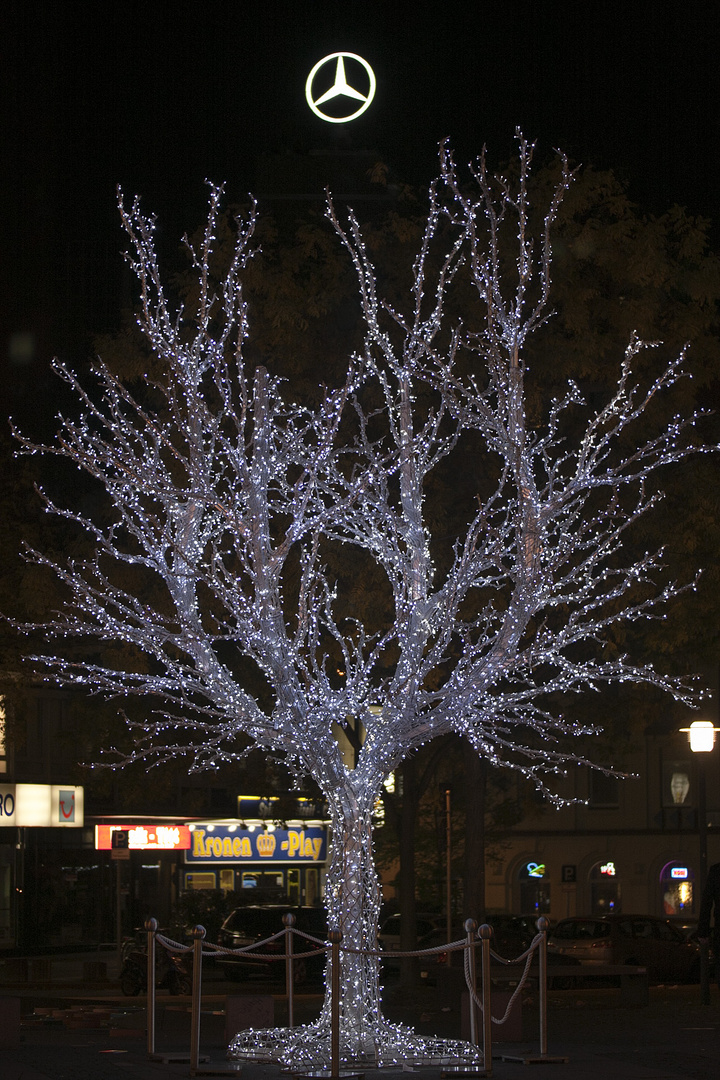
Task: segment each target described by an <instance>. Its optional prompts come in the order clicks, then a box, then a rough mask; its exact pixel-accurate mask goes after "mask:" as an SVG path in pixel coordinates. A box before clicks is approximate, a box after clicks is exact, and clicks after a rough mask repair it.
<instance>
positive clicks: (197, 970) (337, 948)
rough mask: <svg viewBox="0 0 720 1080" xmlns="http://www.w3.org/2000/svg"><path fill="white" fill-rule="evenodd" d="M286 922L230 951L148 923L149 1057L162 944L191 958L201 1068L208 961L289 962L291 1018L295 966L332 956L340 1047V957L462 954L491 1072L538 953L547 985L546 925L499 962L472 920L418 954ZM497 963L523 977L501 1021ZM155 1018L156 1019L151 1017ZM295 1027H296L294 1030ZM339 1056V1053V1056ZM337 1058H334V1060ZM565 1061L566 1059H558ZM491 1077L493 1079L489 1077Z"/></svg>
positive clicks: (194, 1042) (543, 1042)
mask: <svg viewBox="0 0 720 1080" xmlns="http://www.w3.org/2000/svg"><path fill="white" fill-rule="evenodd" d="M283 921H285V922H286V925H285V927H284V928H283V929H282V930H279V931H278V932H277V933H275V934H271V935H270V936H269V937H266V938H263V939H262V940H261V941H256V942H253V943H252V944H251V945H245V946H238V947H237V948H234V949H232V948H228V947H227V946H223V945H215V944H213V943H212V942H208V941H205V940H204V938H205V930H204V928H203V927H200V926H196V927H194V928H193V939H194V940H193V944H192V945H184V944H182V943H181V942H179V941H174V940H173V939H172V938H169V937H167V936H166V935H164V934H161V933H159V932H158V930H157V921H156V920H155V919H149V920H148V921H147V922H146V924H145V926H146V929H147V931H148V960H149V962H148V1028H147V1030H148V1052H149V1054H150V1055H151V1056H152V1054H153V1052H154V1037H155V1017H154V1013H155V986H154V962H153V963H152V966H151V963H150V958H151V957H152V958H153V961H154V953H155V946H156V945H157V944H160V945H161V946H162V947H163V948H165V949H167V951H168V952H171V953H174V954H182V953H188V952H192V953H193V1018H192V1023H191V1036H192V1038H191V1060H192V1062H194V1063H195V1065H197V1061H198V1054H199V1037H200V1029H199V1016H200V1012H199V1010H200V994H201V985H202V983H201V978H202V976H201V968H202V960H203V958H206V959H219V958H222V957H232V956H237V957H243V958H247V959H250V960H263V961H266V962H273V961H278V960H283V961H285V963H286V965H287V970H288V975H287V994H288V1005H289V1011H290V1015H291V1016H292V997H293V987H292V964H293V962H294V961H297V960H299V959H300V960H305V959H307V958H308V957H316V956H319V955H321V954H322V953H331V954H332V955H333V956H334V957H335V960H334V962H333V963H332V964H331V972H332V975H333V987H334V991H335V992H334V994H333V995H331V997H332V998H333V1004H334V1008H333V1009H332V1011H331V1012H332V1026H333V1033H332V1038H333V1047H334V1048H336V1047H337V1045H338V1044H337V1038H338V1032H337V1031H336V1030H335V1027H336V1025H337V1024H338V1023H339V1020H338V1018H337V1004H338V1002H337V1001H335V998H336V997H337V996H338V995H339V982H338V978H339V962H338V961H339V955H340V953H341V952H343V953H346V954H349V955H356V956H358V955H362V956H371V957H376V958H378V959H388V958H390V957H392V959H393V960H403V959H410V958H420V957H432V956H439V955H440V954H447V953H452V952H459V951H460V950H463V974H464V979H465V985H466V986H467V990H468V994H469V999H470V1010H471V1011H470V1029H471V1042H472V1043H473V1044H474V1043H475V1042H476V1025H475V1014H474V1011H473V1007H475V1008H477V1009H479V1010H480V1013H481V1015H482V1016H483V1040H482V1042H483V1059H484V1061H485V1063H486V1065H488V1066H489V1060H488V1059H489V1058H490V1059H491V1024H498V1025H500V1024H504V1023H506V1022H507V1021H508V1019H509V1017H510V1015H511V1013H512V1010H513V1006H514V1005H515V1003H516V1001H517V999H518V997H519V995H520V994H521V993H522V991H523V989H524V988H525V986H526V984H527V982H528V979H529V976H530V969H531V966H532V962H533V959H534V957H535V955H536V953H538V954H539V962H540V982H541V983H542V981H543V979H546V976H547V972H546V963H545V962H544V952H543V950H544V949H545V948H546V937H547V920H546V919H539V920H538V930H539V932H538V933H537V934H536V936H535V937H534V938H533V940H532V941H531V942H530V944H529V946H528V947H527V949H525V950H524V952H522V953H521V954H520V955H519V956H517V957H514V958H512V959H508V958H506V957H503V956H500V955H499V954H498V953H496V952H495V951H494V950H492V949H491V948H490V938H491V935H492V929H491V927H490V926H488V925H487V924H484V925H483V926H481V927H480V928H479V929H478V928H477V923H476V922H474V920H472V919H469V920H467V922H466V924H465V928H466V930H467V931H468V935H467V938H466V939H464V940H463V939H459V940H457V941H452V942H448V944H447V945H437V946H432V947H431V948H427V949H414V950H402V951H401V950H394V949H393V950H383V949H361V948H357V947H355V946H351V945H344V944H343V943H342V935H341V933H340V932H339V931H337V930H333V931H330V933H329V935H328V938H329V940H328V941H323V940H322V939H321V938H318V937H315V936H313V935H312V934H308V933H305V931H303V930H298V929H297V928H296V927H295V926H294V917H293V916H292V915H291V914H289V915H286V916H285V917H284V920H283ZM295 936H297V937H300V938H302V939H304V940H305V941H307V942H310V943H311V944H313V945H314V946H315V948H312V949H306V950H303V951H301V952H296V951H294V937H295ZM281 940H284V941H285V949H284V951H282V952H277V953H268V952H261V951H258V950H259V949H262V947H263V946H268V945H272V944H274V943H276V942H279V941H281ZM478 943H479V944H480V945H481V947H482V953H483V956H482V994H481V995H478V992H477V986H476V975H475V960H474V951H475V947H476V945H477V944H478ZM491 958H492V959H493V960H495V961H496V962H497V963H499V964H501V965H503V966H505V967H510V966H513V965H518V964H524V967H523V970H522V974H521V975H520V979H519V982H518V984H517V986H516V987H515V989H514V991H513V993H512V994H511V995H510V997H509V999H508V1002H507V1005H506V1008H505V1012H504V1014H503V1016H502V1017H500V1018H497V1017H495V1016H493V1015H492V1011H491V1008H490V1002H491V986H490V983H491V979H490V959H491ZM546 1000H547V995H546V987H545V986H542V985H541V986H540V1003H541V1009H540V1012H541V1016H540V1024H541V1030H540V1055H541V1056H540V1058H539V1059H537V1060H549V1059H548V1058H547V1018H546V1015H545V1014H546ZM151 1013H152V1015H151ZM290 1026H291V1027H292V1026H293V1025H292V1023H291V1025H290ZM335 1053H337V1051H335ZM333 1057H335V1054H333ZM556 1060H566V1059H556ZM488 1075H490V1073H489V1072H488Z"/></svg>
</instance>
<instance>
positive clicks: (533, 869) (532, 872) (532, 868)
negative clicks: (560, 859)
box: [526, 862, 545, 878]
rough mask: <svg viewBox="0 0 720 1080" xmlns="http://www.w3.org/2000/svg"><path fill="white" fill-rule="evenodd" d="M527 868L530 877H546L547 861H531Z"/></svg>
mask: <svg viewBox="0 0 720 1080" xmlns="http://www.w3.org/2000/svg"><path fill="white" fill-rule="evenodd" d="M526 869H527V874H528V877H534V878H541V877H545V863H536V862H529V863H528V864H527V867H526Z"/></svg>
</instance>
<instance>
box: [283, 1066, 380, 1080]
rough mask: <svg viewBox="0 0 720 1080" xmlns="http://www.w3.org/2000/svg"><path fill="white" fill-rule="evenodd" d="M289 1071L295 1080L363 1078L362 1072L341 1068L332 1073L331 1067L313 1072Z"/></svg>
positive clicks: (353, 1079) (357, 1079) (359, 1079)
mask: <svg viewBox="0 0 720 1080" xmlns="http://www.w3.org/2000/svg"><path fill="white" fill-rule="evenodd" d="M290 1072H291V1073H292V1075H293V1076H295V1077H297V1080H338V1078H339V1080H365V1073H364V1072H354V1071H353V1070H352V1069H341V1070H340V1072H338V1073H333V1072H332V1070H331V1069H316V1070H315V1071H314V1072H296V1071H295V1069H291V1070H290Z"/></svg>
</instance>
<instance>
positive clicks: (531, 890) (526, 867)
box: [518, 862, 550, 916]
mask: <svg viewBox="0 0 720 1080" xmlns="http://www.w3.org/2000/svg"><path fill="white" fill-rule="evenodd" d="M518 878H519V881H520V914H521V915H536V916H540V915H546V914H547V913H548V912H549V911H550V882H549V880H548V873H547V869H546V867H545V863H541V862H526V863H523V864H522V866H521V867H520V870H519V873H518Z"/></svg>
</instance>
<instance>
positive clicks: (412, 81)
mask: <svg viewBox="0 0 720 1080" xmlns="http://www.w3.org/2000/svg"><path fill="white" fill-rule="evenodd" d="M717 23H718V19H717V13H716V12H715V11H714V9H713V6H712V5H711V4H708V3H707V2H705V3H693V2H690V3H687V2H686V3H684V4H678V5H675V6H671V5H661V4H659V3H657V2H649V0H634V2H633V0H625V3H616V2H614V0H604V2H598V3H595V2H592V0H591V2H585V3H579V2H578V3H567V2H554V0H544V2H541V0H534V2H530V0H528V2H525V3H522V2H518V0H516V2H507V0H464V2H463V3H458V2H457V0H447V2H442V0H437V2H432V3H431V2H418V3H409V2H405V3H400V2H395V0H383V2H381V3H380V2H373V0H366V2H363V3H356V2H353V0H343V2H334V3H329V2H327V0H308V2H306V3H304V4H301V3H290V2H273V0H227V2H225V3H222V4H221V3H216V2H214V0H204V2H202V3H197V2H194V0H185V2H184V0H175V2H172V3H170V2H165V0H144V2H135V0H118V2H115V3H110V2H107V0H92V2H73V0H65V2H60V3H57V2H56V3H49V2H46V3H43V2H39V0H5V2H4V4H3V5H2V13H1V14H0V41H1V42H2V64H1V65H0V66H1V69H2V70H1V71H0V87H1V92H2V139H1V145H2V153H3V170H2V176H3V181H2V182H3V185H4V190H3V192H2V195H3V198H2V229H3V245H2V263H3V271H2V281H1V282H0V284H1V285H2V289H3V304H2V313H1V314H0V332H1V333H2V356H3V364H4V365H7V366H6V367H5V378H4V385H5V386H6V387H8V386H10V385H12V386H13V387H14V386H24V387H25V391H24V394H21V395H20V396H21V397H24V399H25V404H27V392H28V385H29V383H28V378H29V376H30V374H32V380H33V382H34V384H35V385H39V384H40V383H42V381H43V378H44V372H45V371H46V370H47V364H48V361H49V359H50V357H51V356H52V355H53V354H56V353H57V354H60V355H63V356H67V355H69V356H70V358H72V355H73V353H76V352H77V351H78V350H82V349H86V351H87V348H86V345H85V343H86V342H87V341H88V340H89V335H91V334H93V333H96V332H98V331H100V330H103V329H105V328H111V327H112V326H113V325H114V322H115V320H116V319H117V316H118V312H119V310H120V307H121V306H122V303H123V302H124V299H125V298H124V297H123V295H122V274H121V266H122V264H121V260H120V257H119V254H118V253H119V251H120V250H121V248H122V246H123V240H122V235H121V232H120V228H119V222H118V218H117V211H116V208H115V196H114V191H115V185H116V184H118V183H120V184H121V185H122V186H123V188H124V189H125V190H126V191H127V192H128V193H131V194H134V193H136V192H137V193H139V194H141V195H142V197H143V200H144V205H145V206H146V208H147V209H151V210H155V211H157V212H158V214H159V216H160V219H161V222H162V223H163V227H164V228H165V229H166V230H167V231H168V232H169V233H172V235H173V236H174V235H175V234H177V236H178V238H179V236H180V234H181V233H182V231H184V229H186V228H189V229H192V228H193V227H195V226H196V225H197V224H198V223H199V222H200V220H201V218H202V215H203V207H204V201H205V188H204V184H203V182H204V179H205V178H206V177H207V178H210V179H212V180H214V181H225V182H226V183H227V185H228V193H229V196H230V198H231V199H236V200H240V199H242V198H243V197H244V196H245V194H246V193H247V192H248V191H253V192H254V193H256V194H259V195H262V191H258V190H257V184H258V183H259V182H260V178H262V176H263V172H262V168H261V167H260V163H261V162H262V161H263V160H267V155H288V160H291V159H292V158H293V156H297V155H301V156H302V155H313V154H314V155H317V154H318V152H319V153H320V154H323V153H324V154H328V153H329V154H332V153H333V152H335V151H337V152H347V151H348V150H367V151H369V152H370V153H371V154H373V155H376V156H377V158H379V159H381V160H382V161H384V162H385V163H386V164H387V165H388V167H389V168H390V170H391V174H392V175H393V176H394V177H396V178H397V179H399V180H403V181H410V182H413V183H423V184H424V183H426V182H427V181H428V180H429V179H430V178H431V177H432V175H433V171H434V166H435V159H436V153H437V144H438V142H439V140H440V139H442V138H444V137H446V136H449V137H450V138H451V140H452V143H453V145H454V146H455V147H456V149H457V153H458V156H459V157H460V158H462V157H465V158H469V157H470V156H472V155H474V154H475V153H477V152H478V151H479V150H480V149H481V147H482V145H483V143H487V145H488V149H489V153H490V157H491V160H493V161H498V162H500V161H502V160H503V159H504V158H507V157H508V156H509V154H510V153H511V152H512V147H513V132H514V129H515V127H516V125H521V126H522V128H523V130H524V132H525V134H526V135H527V136H528V137H530V138H532V139H536V140H537V142H538V148H539V153H540V154H541V155H542V156H545V155H547V154H548V153H549V152H550V151H551V150H552V148H553V147H556V146H559V147H561V148H562V149H563V150H565V151H567V152H568V153H569V155H570V156H571V158H572V159H573V161H575V162H576V163H592V164H595V165H597V166H600V167H611V168H613V169H614V170H615V171H616V172H617V174H618V175H619V176H620V177H621V178H622V179H623V180H624V181H625V182H626V183H627V185H628V189H629V191H630V194H631V196H632V197H633V198H634V199H635V200H636V201H637V202H639V203H640V204H641V205H642V206H643V207H645V208H646V209H647V210H648V211H651V212H661V211H662V210H664V209H665V208H666V207H668V206H670V205H671V204H672V203H674V202H678V203H680V204H682V205H684V206H686V207H688V209H689V210H690V211H691V212H693V213H697V214H701V215H703V216H707V217H710V218H713V219H714V220H715V221H716V222H720V194H719V192H718V187H717V179H716V177H717V167H718V164H720V160H719V159H720V154H719V152H718V139H719V138H720V130H719V128H720V125H719V123H718V121H719V119H720V76H719V75H718V44H719V41H718V37H719V35H718V30H717ZM338 49H344V50H347V51H350V52H355V53H359V54H361V55H363V56H364V57H365V58H366V59H367V60H368V61H369V62H370V63H371V64H372V66H373V68H374V70H375V72H376V76H377V81H378V90H377V96H376V99H375V101H374V102H373V104H372V106H371V108H370V109H368V111H367V112H366V113H365V114H364V116H363V117H361V118H360V119H359V120H357V121H355V123H354V124H353V125H352V127H349V126H347V127H344V128H343V129H342V130H338V127H337V126H336V125H329V124H325V123H323V121H321V120H319V119H317V118H316V117H314V116H313V115H312V113H311V112H310V110H309V109H308V108H307V105H306V103H305V100H304V83H305V79H306V77H307V74H308V72H309V70H310V68H311V67H312V66H313V64H314V63H315V62H316V61H317V60H319V59H320V58H321V57H322V56H323V55H325V54H326V53H328V52H332V51H335V50H338ZM714 235H716V236H717V235H718V234H717V232H716V233H715V234H714ZM11 405H12V402H11ZM3 411H5V410H3Z"/></svg>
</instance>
